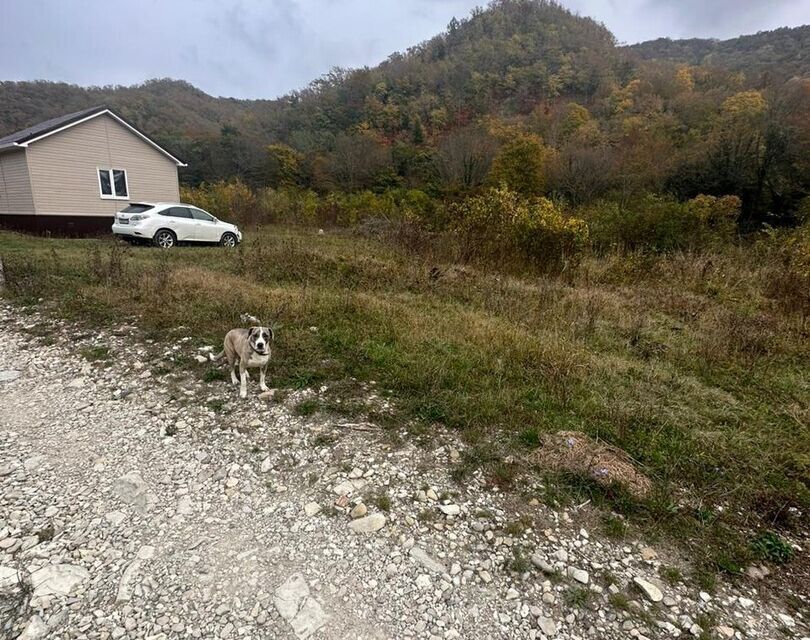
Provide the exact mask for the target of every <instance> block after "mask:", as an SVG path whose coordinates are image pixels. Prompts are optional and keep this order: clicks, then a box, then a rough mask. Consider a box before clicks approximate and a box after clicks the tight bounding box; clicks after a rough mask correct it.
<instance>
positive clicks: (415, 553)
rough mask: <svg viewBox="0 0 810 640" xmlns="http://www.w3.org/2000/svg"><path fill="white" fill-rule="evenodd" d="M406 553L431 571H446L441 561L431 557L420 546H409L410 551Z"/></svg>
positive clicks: (442, 572) (441, 572)
mask: <svg viewBox="0 0 810 640" xmlns="http://www.w3.org/2000/svg"><path fill="white" fill-rule="evenodd" d="M408 555H410V556H411V558H413V559H414V560H416V561H417V562H418V563H419V564H421V565H422V566H423V567H425V569H428V570H430V571H432V572H433V573H439V574H445V573H447V568H446V567H445V566H444V565H443V564H442V563H441V562H439V561H438V560H436V559H435V558H433V557H432V556H431V555H430V554H428V552H427V551H425V550H424V549H422V547H411V549H410V551H408ZM459 569H460V567H459Z"/></svg>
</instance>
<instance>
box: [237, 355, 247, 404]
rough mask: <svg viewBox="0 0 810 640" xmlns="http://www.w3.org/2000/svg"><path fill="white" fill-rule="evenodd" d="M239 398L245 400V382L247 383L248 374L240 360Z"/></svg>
mask: <svg viewBox="0 0 810 640" xmlns="http://www.w3.org/2000/svg"><path fill="white" fill-rule="evenodd" d="M239 380H240V385H239V397H240V398H247V381H248V372H247V369H246V368H245V365H244V363H243V362H242V361H241V360H240V361H239Z"/></svg>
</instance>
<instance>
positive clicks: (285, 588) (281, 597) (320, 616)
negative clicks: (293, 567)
mask: <svg viewBox="0 0 810 640" xmlns="http://www.w3.org/2000/svg"><path fill="white" fill-rule="evenodd" d="M273 604H274V605H275V607H276V610H277V611H278V612H279V614H280V615H281V617H282V618H284V620H285V621H286V622H287V623H288V624H289V625H290V626H291V627H292V630H293V633H295V635H296V637H298V638H299V640H305V639H306V638H309V637H310V636H312V635H313V634H315V633H316V632H317V631H318V630H319V629H320V628H321V627H323V626H324V625H325V624H326V622H327V620H328V616H327V615H326V613H325V612H324V610H323V607H321V604H320V603H319V602H318V601H317V600H316V599H315V598H312V597H311V596H310V595H309V585H308V584H307V581H306V580H305V579H304V576H303V575H301V574H300V573H296V574H294V575H292V576H290V577H289V578H288V579H287V580H286V581H285V582H284V583H283V584H282V585H280V586H279V587H278V588H277V589H276V591H275V594H274V598H273Z"/></svg>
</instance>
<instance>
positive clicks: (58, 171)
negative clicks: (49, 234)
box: [27, 114, 180, 217]
mask: <svg viewBox="0 0 810 640" xmlns="http://www.w3.org/2000/svg"><path fill="white" fill-rule="evenodd" d="M27 154H28V169H29V172H30V176H31V185H32V189H33V199H34V208H35V210H36V213H37V216H49V215H70V216H104V217H111V216H113V215H114V214H115V212H116V211H120V210H121V209H123V208H124V207H125V206H126V205H127V203H128V202H133V201H142V200H146V201H153V202H158V201H163V202H177V201H178V200H179V199H180V188H179V184H178V180H177V165H176V164H175V163H174V161H172V160H170V159H169V158H168V157H166V156H165V155H164V154H163V153H161V152H160V151H158V150H157V149H155V148H154V147H153V146H152V145H150V144H149V143H147V142H145V141H144V140H143V139H141V138H140V137H139V136H137V135H136V134H134V133H132V132H131V131H130V130H129V129H127V128H126V127H124V126H123V125H122V124H120V123H119V122H118V121H116V120H115V119H113V118H111V117H110V116H108V115H106V114H105V115H101V116H98V117H95V118H92V119H91V120H88V121H86V122H82V123H81V124H77V125H75V126H73V127H70V128H69V129H65V130H64V131H60V132H59V133H55V134H53V135H51V136H49V137H47V138H43V139H42V140H39V141H37V142H32V143H31V144H30V146H29V147H28V148H27ZM99 168H106V169H113V168H114V169H124V170H126V172H127V185H128V187H129V197H128V198H127V199H126V200H112V199H105V198H102V197H101V193H100V191H99V182H98V169H99Z"/></svg>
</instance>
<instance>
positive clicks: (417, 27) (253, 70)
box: [0, 0, 810, 98]
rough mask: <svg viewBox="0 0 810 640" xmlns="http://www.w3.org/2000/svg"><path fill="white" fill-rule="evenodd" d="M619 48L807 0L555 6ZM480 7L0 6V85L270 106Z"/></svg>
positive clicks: (751, 29) (311, 2) (210, 0)
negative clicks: (258, 101)
mask: <svg viewBox="0 0 810 640" xmlns="http://www.w3.org/2000/svg"><path fill="white" fill-rule="evenodd" d="M562 3H563V4H564V5H566V6H567V7H569V8H570V9H572V10H574V11H577V12H579V13H580V14H583V15H589V16H592V17H594V18H596V19H597V20H600V21H601V22H604V23H605V25H607V27H608V28H609V29H611V30H612V31H613V33H614V34H615V35H616V37H617V38H618V39H619V40H620V41H621V42H626V43H632V42H639V41H642V40H649V39H651V38H657V37H661V36H669V37H672V38H686V37H716V38H729V37H734V36H737V35H740V34H744V33H755V32H756V31H763V30H767V29H774V28H776V27H780V26H797V25H800V24H807V23H810V0H562ZM481 4H485V2H484V1H482V0H140V1H136V0H115V1H114V2H113V1H111V0H105V1H103V2H101V1H98V0H0V80H33V79H46V80H60V81H65V82H72V83H76V84H81V85H105V84H134V83H137V82H142V81H143V80H146V79H149V78H157V77H172V78H180V79H184V80H188V81H189V82H191V83H192V84H194V85H196V86H198V87H200V88H201V89H203V90H204V91H206V92H208V93H211V94H213V95H222V96H233V97H240V98H273V97H276V96H278V95H281V94H284V93H286V92H288V91H290V90H292V89H297V88H301V87H303V86H305V85H306V84H307V83H308V82H309V81H310V80H312V79H314V78H316V77H317V76H319V75H321V74H323V73H325V72H327V71H328V70H329V69H330V68H332V67H335V66H342V67H357V66H363V65H374V64H376V63H378V62H380V61H381V60H383V59H385V58H386V57H387V56H388V54H390V53H391V52H393V51H401V50H404V49H405V48H407V47H408V46H410V45H412V44H415V43H418V42H420V41H422V40H425V39H427V38H429V37H430V36H432V35H435V34H436V33H438V32H439V31H441V30H442V29H444V27H445V26H446V25H447V23H448V22H449V21H450V19H451V18H452V17H454V16H456V17H459V18H461V17H464V16H466V15H467V14H468V13H469V11H470V10H471V9H472V8H474V7H475V6H477V5H481Z"/></svg>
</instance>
